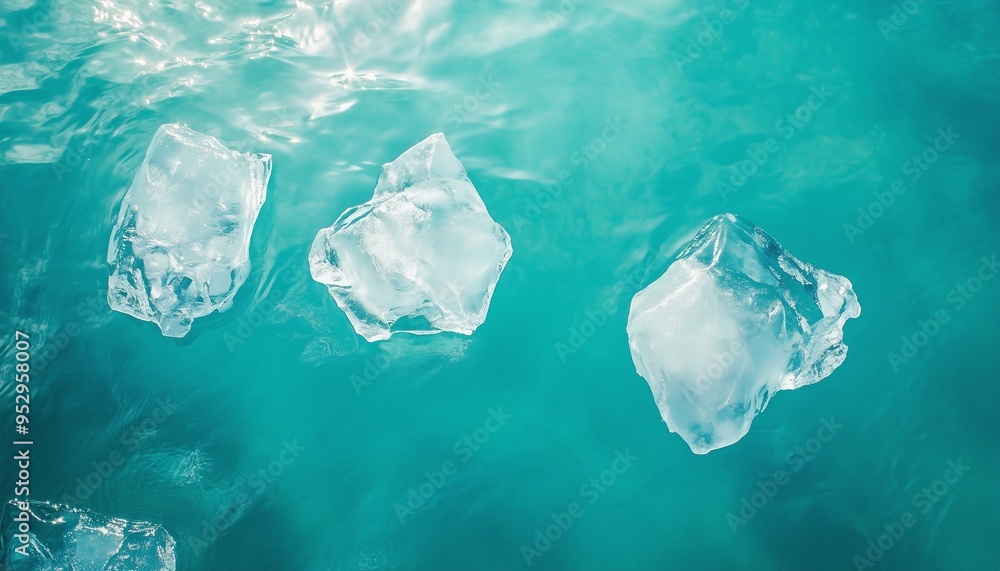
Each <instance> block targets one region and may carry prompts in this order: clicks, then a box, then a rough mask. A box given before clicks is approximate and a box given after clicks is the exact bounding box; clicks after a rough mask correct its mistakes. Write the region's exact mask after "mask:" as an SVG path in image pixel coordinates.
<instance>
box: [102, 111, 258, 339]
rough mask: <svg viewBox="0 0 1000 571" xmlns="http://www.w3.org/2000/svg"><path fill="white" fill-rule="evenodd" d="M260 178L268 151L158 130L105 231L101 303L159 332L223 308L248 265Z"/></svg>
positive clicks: (177, 331) (176, 332) (174, 332)
mask: <svg viewBox="0 0 1000 571" xmlns="http://www.w3.org/2000/svg"><path fill="white" fill-rule="evenodd" d="M270 176H271V157H270V155H258V154H253V153H241V152H237V151H233V150H230V149H228V148H226V147H225V146H223V144H222V143H220V142H219V141H218V139H215V138H214V137H210V136H207V135H202V134H200V133H196V132H195V131H192V130H191V129H188V128H187V127H184V126H181V125H175V124H168V125H163V126H161V127H160V128H159V129H158V130H157V131H156V134H155V135H154V136H153V141H152V142H151V143H150V144H149V149H148V150H147V151H146V158H145V160H144V161H143V162H142V166H140V167H139V172H137V173H136V175H135V179H134V180H133V181H132V186H131V187H130V188H129V190H128V193H126V195H125V199H124V201H123V202H122V205H121V209H120V210H119V212H118V220H117V222H116V223H115V226H114V229H113V230H112V232H111V243H110V244H109V246H108V263H109V264H111V265H112V266H113V269H112V272H111V277H110V278H108V303H109V304H110V305H111V308H112V309H114V310H116V311H120V312H122V313H127V314H129V315H131V316H133V317H137V318H139V319H142V320H144V321H152V322H153V323H156V324H157V325H159V326H160V330H161V331H162V332H163V335H165V336H167V337H183V336H184V335H186V334H187V332H188V331H190V329H191V324H192V321H193V320H194V319H196V318H198V317H202V316H205V315H208V314H209V313H211V312H212V311H215V310H219V311H220V312H221V311H225V310H226V309H228V308H229V307H230V306H231V305H232V301H233V297H234V296H235V295H236V291H237V290H238V289H239V287H240V286H241V285H243V282H244V280H246V277H247V273H248V272H249V270H250V252H249V249H250V235H251V234H252V233H253V226H254V222H256V220H257V214H258V213H259V212H260V208H261V206H262V205H263V204H264V199H265V197H266V195H267V181H268V178H269V177H270Z"/></svg>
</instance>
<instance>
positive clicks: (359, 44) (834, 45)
mask: <svg viewBox="0 0 1000 571" xmlns="http://www.w3.org/2000/svg"><path fill="white" fill-rule="evenodd" d="M616 4H621V5H610V4H607V3H595V2H588V1H584V0H580V1H578V2H574V1H573V0H565V1H564V2H562V4H561V5H560V4H559V3H557V2H555V1H552V2H539V1H528V0H525V1H520V2H515V1H507V2H496V3H493V4H491V5H484V4H475V3H471V2H465V3H457V2H447V1H439V0H410V1H407V0H398V1H394V2H387V3H384V4H382V3H379V2H377V1H376V2H372V3H364V2H351V1H345V2H335V3H334V2H326V3H319V2H312V1H304V2H297V3H290V2H235V1H232V2H228V3H227V2H208V1H206V2H193V1H188V0H176V1H172V2H139V1H137V0H136V1H133V0H101V1H94V2H91V1H84V2H77V1H75V0H74V1H70V0H57V1H37V2H36V1H34V0H3V2H2V4H0V189H2V200H3V203H2V204H3V208H0V249H2V250H0V251H2V256H3V257H2V261H3V263H2V264H0V300H2V301H0V321H2V324H3V327H2V329H0V331H2V335H3V345H2V346H3V352H2V369H0V370H2V374H3V377H2V381H0V383H2V384H0V396H2V399H3V401H2V402H0V410H2V411H3V413H2V418H3V420H4V424H3V429H2V430H3V434H5V435H13V434H14V432H13V427H14V415H13V412H12V411H13V406H14V384H13V375H14V363H15V357H14V355H15V353H14V342H13V339H14V335H15V333H14V332H15V331H17V330H20V331H23V332H26V333H28V334H30V335H31V339H32V344H33V345H32V364H33V365H32V366H33V369H32V370H33V377H32V381H31V383H32V393H31V398H32V401H31V413H30V428H31V437H32V438H33V440H34V442H35V444H34V446H33V448H32V452H31V454H32V464H31V484H30V488H31V497H32V498H33V499H38V500H48V501H56V502H61V503H67V502H69V503H73V504H74V505H78V506H79V507H83V508H88V509H92V510H95V511H97V512H101V513H104V514H107V515H113V516H117V517H124V518H128V519H136V520H144V521H152V522H157V523H161V524H163V525H164V526H165V528H166V529H167V530H168V531H169V532H170V533H171V534H172V535H173V537H174V538H175V539H176V540H177V543H178V568H179V569H196V570H200V569H239V570H244V569H267V570H273V569H280V570H300V569H301V570H310V571H314V570H335V569H336V570H341V569H342V570H353V569H359V570H360V569H365V570H375V569H378V570H382V569H431V570H439V569H476V570H510V569H522V568H527V567H528V566H529V563H530V568H532V569H553V570H561V569H574V570H577V569H579V570H606V569H621V570H646V569H657V570H659V569H775V570H793V569H795V570H797V569H855V568H877V569H996V568H1000V548H998V547H997V543H996V538H997V537H998V534H1000V523H998V522H1000V518H998V515H1000V513H998V511H1000V509H998V506H1000V492H998V488H997V486H996V481H997V476H998V471H1000V458H998V456H997V454H996V450H997V448H996V434H997V429H998V428H1000V426H998V422H997V417H996V411H997V409H998V406H1000V389H998V385H997V382H996V380H997V376H996V367H995V356H996V350H997V344H996V334H995V327H994V320H995V316H996V315H997V311H998V309H1000V296H998V295H997V294H998V291H1000V289H998V288H1000V280H997V279H993V274H994V273H995V270H993V269H991V268H992V265H991V264H992V263H993V262H992V260H995V257H996V256H997V255H998V254H1000V234H998V231H997V228H998V220H1000V200H998V198H997V188H998V186H997V182H998V179H1000V165H998V163H997V127H998V124H1000V102H998V100H997V93H998V92H1000V74H998V73H997V71H998V67H1000V66H998V61H1000V60H998V58H1000V6H998V5H997V4H996V3H995V2H986V1H969V2H961V3H958V2H937V1H927V2H903V3H898V4H895V5H894V4H893V3H890V2H887V1H878V2H861V1H849V2H839V3H830V4H827V3H811V2H809V3H807V2H778V1H769V2H765V1H739V0H731V1H721V0H720V1H698V2H688V3H685V2H674V1H662V0H661V1H635V2H628V3H616ZM904 7H905V8H906V9H905V10H904ZM880 22H881V24H880ZM168 122H179V123H184V124H187V125H188V126H190V127H191V128H193V129H195V130H197V131H199V132H202V133H206V134H210V135H212V136H215V137H218V138H219V139H220V140H221V141H222V142H223V143H225V144H226V145H228V146H230V147H232V148H236V149H240V150H244V151H255V152H266V153H270V154H272V155H273V157H274V172H273V176H272V178H271V182H270V186H269V189H268V199H267V202H266V203H265V205H264V207H263V210H262V212H261V215H260V219H259V220H258V222H257V226H256V229H255V232H254V236H253V243H252V247H251V251H252V255H253V267H252V271H251V274H250V277H249V279H248V280H247V282H246V284H245V285H244V286H243V288H242V289H241V290H240V292H239V294H238V295H237V297H236V300H235V306H234V307H233V308H232V309H231V310H230V311H228V312H226V313H222V314H213V315H212V316H210V317H207V318H203V319H200V320H198V321H196V322H195V326H194V328H193V330H192V332H191V333H190V334H189V335H188V336H187V337H185V338H184V339H181V340H174V339H167V338H164V337H162V336H161V335H160V333H159V332H158V330H157V329H156V327H155V326H154V325H152V324H150V323H144V322H140V321H137V320H135V319H133V318H131V317H128V316H125V315H123V314H119V313H113V312H111V311H110V310H109V309H108V307H107V303H106V301H105V296H106V293H107V278H108V268H107V266H106V264H105V255H106V252H107V245H108V239H109V236H110V232H111V226H112V223H113V221H114V215H115V214H116V211H117V207H118V205H119V203H120V202H121V200H122V198H123V196H124V193H125V191H126V190H127V188H128V186H129V184H130V182H131V179H132V176H133V175H134V173H135V171H136V169H137V168H138V166H139V164H140V163H141V161H142V158H143V155H144V153H145V149H146V147H147V145H148V144H149V141H150V139H151V137H152V135H153V133H154V132H155V130H156V129H157V127H158V126H159V125H160V124H162V123H168ZM437 131H442V132H444V133H445V134H446V136H447V138H448V141H449V142H450V143H451V145H452V147H453V148H454V150H455V153H456V155H457V156H458V157H459V158H460V159H461V160H462V162H463V163H464V165H465V166H466V168H467V169H468V171H469V176H470V177H471V179H472V181H473V182H474V183H475V185H476V187H477V189H478V190H479V193H480V194H481V195H482V197H483V200H484V201H485V203H486V204H487V206H488V208H489V210H490V213H491V214H492V216H493V217H494V218H495V219H496V220H497V221H498V222H500V223H501V224H502V225H503V226H504V227H505V228H506V229H507V230H508V231H509V232H510V234H511V236H512V242H513V246H514V255H513V257H512V258H511V261H510V263H509V264H508V266H507V268H506V270H505V271H504V273H503V275H502V277H501V278H500V282H499V284H498V286H497V289H496V294H495V296H494V298H493V301H492V304H491V307H490V311H489V316H488V318H487V320H486V323H485V324H484V325H483V326H482V327H480V328H479V330H477V331H476V333H475V334H474V335H473V336H471V337H463V336H457V335H451V334H441V335H435V336H429V337H413V336H405V335H404V336H394V337H393V338H392V339H391V340H389V341H386V342H380V343H375V344H369V343H367V342H365V341H364V340H363V339H361V338H360V337H358V336H357V335H355V334H354V332H353V330H352V329H351V327H350V325H349V323H348V322H347V319H346V317H345V316H344V314H343V313H342V312H341V311H340V310H339V309H338V308H337V307H336V305H335V304H334V302H333V300H332V299H331V298H330V296H329V295H328V294H327V292H326V291H325V288H324V287H323V286H321V285H320V284H317V283H315V282H313V281H312V280H311V279H310V278H309V274H308V266H307V262H306V255H307V252H308V249H309V245H310V243H311V241H312V239H313V237H314V236H315V234H316V232H317V231H318V230H319V229H320V228H323V227H326V226H329V225H330V224H331V223H332V222H333V221H334V220H335V219H336V218H337V216H339V215H340V213H341V212H343V211H344V210H345V209H346V208H348V207H350V206H353V205H355V204H359V203H361V202H364V201H365V200H367V199H368V198H370V197H371V193H372V189H373V188H374V184H375V179H376V177H377V175H378V171H379V168H380V165H381V164H382V163H384V162H387V161H390V160H392V159H394V158H395V157H397V156H398V155H399V154H400V153H402V152H403V151H404V150H406V149H407V148H409V147H410V146H412V145H413V144H415V143H417V142H418V141H420V140H422V139H423V138H424V137H426V136H427V135H429V134H431V133H433V132H437ZM935 144H936V145H937V149H934V146H935ZM928 149H930V150H928ZM914 157H916V158H914ZM754 160H755V161H756V162H753V161H754ZM758 163H759V164H758ZM895 181H900V182H899V183H896V182H895ZM894 191H895V192H894ZM880 197H881V203H880V202H879V200H880ZM886 205H888V206H886ZM859 209H861V211H860V212H859ZM725 211H730V212H736V213H739V214H741V215H743V216H745V217H747V218H748V219H750V220H752V221H753V222H755V223H756V224H758V225H760V226H761V227H763V228H764V229H766V230H767V231H768V232H770V233H771V234H773V235H774V237H775V238H776V239H777V240H778V241H780V242H781V243H782V244H783V245H784V246H785V247H786V248H788V250H789V251H791V252H792V253H793V254H795V255H796V256H798V257H799V258H801V259H803V260H805V261H807V262H810V263H813V264H816V265H817V266H819V267H821V268H824V269H827V270H830V271H833V272H836V273H838V274H841V275H844V276H847V277H848V278H849V279H850V280H851V281H852V282H853V284H854V286H855V289H856V291H857V293H858V296H859V300H860V302H861V306H862V308H863V311H862V315H861V317H860V318H859V319H857V320H852V321H851V322H849V323H848V324H847V326H846V337H845V340H846V343H847V344H848V345H849V347H850V351H849V354H848V358H847V360H846V362H845V363H844V364H843V365H842V366H841V367H840V368H839V369H838V370H837V371H836V372H835V373H834V374H833V375H832V376H831V377H829V378H827V379H826V380H824V381H822V382H821V383H819V384H817V385H814V386H809V387H805V388H803V389H800V390H797V391H794V392H785V393H780V394H778V395H777V396H776V397H775V398H774V400H773V401H772V402H771V404H770V406H769V407H768V408H767V410H766V411H764V412H763V413H762V414H761V415H760V416H759V417H758V418H757V419H756V421H755V422H754V424H753V428H752V429H751V431H750V433H749V434H748V435H747V436H746V437H744V438H743V439H742V440H741V441H740V442H738V443H737V444H735V445H733V446H730V447H728V448H724V449H721V450H717V451H714V452H712V453H711V454H709V455H707V456H696V455H694V454H692V453H691V452H690V451H689V449H688V447H687V446H686V445H685V444H684V442H683V441H682V440H681V439H680V438H679V437H678V436H677V435H675V434H671V433H670V432H669V431H668V430H667V428H666V426H665V425H664V424H663V422H662V421H661V420H660V418H659V415H658V412H657V410H656V407H655V405H654V403H653V400H652V398H651V396H650V392H649V389H648V387H647V385H646V383H645V382H644V381H643V379H642V378H641V377H639V376H638V375H637V374H636V373H635V369H634V366H633V364H632V361H631V358H630V356H629V350H628V344H627V340H626V336H625V320H626V314H627V307H628V302H629V300H630V299H631V297H632V295H633V294H634V292H635V291H636V290H637V289H638V288H641V287H643V286H645V285H646V284H648V283H649V282H651V281H652V279H654V278H655V277H657V276H658V275H660V273H662V271H663V269H664V268H665V266H666V264H667V263H668V262H669V260H670V259H671V257H672V256H673V255H674V254H675V253H676V252H677V251H678V250H679V249H680V248H681V247H682V246H683V245H684V243H685V242H686V241H687V240H689V239H690V238H691V237H692V236H693V235H694V233H695V232H696V231H697V229H698V228H699V227H700V226H701V225H702V224H704V223H705V222H706V221H707V220H708V219H709V218H710V217H711V216H712V215H715V214H717V213H719V212H725ZM984 258H985V260H986V263H984V261H983V260H984ZM907 340H909V341H907ZM910 343H913V346H910ZM918 345H919V347H918ZM7 403H9V404H7ZM830 427H833V428H830ZM466 439H468V440H466ZM4 447H5V448H7V450H8V451H13V448H14V447H13V446H9V445H4ZM4 455H5V456H7V454H6V453H5V454H4ZM949 462H952V463H953V465H955V466H958V465H959V464H960V465H961V467H960V469H959V471H958V472H956V471H955V470H954V468H951V467H949ZM965 466H968V470H965V468H964V467H965ZM616 471H617V472H619V473H616ZM779 471H781V474H780V475H779V474H778V472H779ZM602 477H604V483H601V478H602ZM593 478H596V479H597V480H596V482H597V483H596V484H594V483H591V479H593ZM946 478H947V479H948V480H950V482H946V481H945V479H946ZM15 479H16V467H15V465H14V463H13V462H12V461H9V460H8V461H4V462H2V463H0V486H2V487H0V497H2V498H3V499H9V498H11V497H13V489H14V481H15ZM411 490H412V491H411ZM425 492H426V493H425ZM424 496H429V499H425V498H424ZM747 506H749V507H747ZM741 510H742V511H741ZM567 522H568V523H567ZM553 525H555V526H557V527H555V528H553V527H551V526H553ZM560 525H561V526H562V527H559V526H560ZM563 528H566V529H563ZM552 530H555V531H552ZM900 530H902V531H900ZM545 534H549V537H555V538H556V539H554V540H549V539H548V538H546V539H539V536H544V535H545ZM892 534H895V535H896V536H898V537H893V535H892ZM5 540H7V538H5ZM870 540H871V541H872V543H871V544H870V543H869V541H870ZM879 543H881V547H879V545H878V544H879ZM873 546H874V549H873ZM869 552H870V553H869ZM855 557H863V558H866V559H867V558H869V557H871V558H872V559H875V561H873V562H872V564H873V566H874V567H866V563H864V562H862V561H859V560H858V559H855Z"/></svg>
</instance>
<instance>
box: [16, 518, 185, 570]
mask: <svg viewBox="0 0 1000 571" xmlns="http://www.w3.org/2000/svg"><path fill="white" fill-rule="evenodd" d="M4 507H5V509H4V513H3V514H2V517H0V530H2V531H3V535H2V536H0V545H3V543H4V542H6V545H3V552H2V554H0V561H2V563H3V564H2V565H0V569H6V570H9V571H43V570H44V571H50V570H56V569H66V570H70V569H72V570H74V571H173V570H174V569H176V568H177V567H176V562H175V555H174V547H175V543H174V539H173V538H172V537H170V534H168V533H167V532H166V530H164V529H163V527H162V526H160V525H158V524H154V523H146V522H140V521H127V520H124V519H119V518H111V517H107V516H103V515H100V514H97V513H94V512H90V511H86V510H79V509H74V508H71V507H68V506H62V505H57V504H50V503H47V502H39V501H33V500H32V501H25V502H21V501H16V500H12V501H10V502H9V503H7V504H6V505H5V506H4ZM18 518H27V520H26V522H25V523H27V527H28V529H29V531H28V532H27V533H22V531H21V524H22V522H24V520H23V519H18Z"/></svg>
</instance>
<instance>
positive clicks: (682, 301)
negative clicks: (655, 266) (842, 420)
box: [627, 214, 861, 454]
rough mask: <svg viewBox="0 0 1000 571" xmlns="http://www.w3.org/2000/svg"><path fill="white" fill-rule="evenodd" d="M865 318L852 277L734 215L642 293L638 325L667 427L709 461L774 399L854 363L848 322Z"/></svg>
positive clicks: (705, 232) (708, 229)
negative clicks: (846, 339) (804, 257)
mask: <svg viewBox="0 0 1000 571" xmlns="http://www.w3.org/2000/svg"><path fill="white" fill-rule="evenodd" d="M860 314H861V306H860V305H858V300H857V297H856V296H855V295H854V290H853V289H851V282H850V281H848V280H847V279H846V278H844V277H842V276H838V275H836V274H831V273H829V272H825V271H823V270H820V269H817V268H814V267H812V266H811V265H809V264H806V263H804V262H801V261H799V260H797V259H796V258H795V257H794V256H792V255H791V254H789V253H788V252H787V251H785V249H784V248H783V247H782V246H781V245H780V244H778V243H777V242H776V241H775V240H774V238H772V237H771V236H769V235H768V234H767V233H766V232H764V231H763V230H761V229H760V228H758V227H757V226H755V225H753V224H752V223H750V222H748V221H747V220H744V219H742V218H740V217H738V216H735V215H733V214H723V215H719V216H716V217H715V218H713V219H712V220H711V221H710V222H709V223H708V224H707V225H705V227H704V228H702V229H701V231H700V232H698V235H697V236H695V237H694V239H693V240H692V241H691V243H690V244H688V246H687V247H686V248H685V249H684V251H682V252H681V253H680V255H678V256H677V259H676V260H674V262H673V263H671V265H670V267H668V268H667V271H666V272H665V273H664V274H663V275H662V276H660V278H658V279H657V280H656V281H654V282H653V283H651V284H650V285H649V286H648V287H646V288H645V289H643V290H642V291H640V292H639V293H637V294H636V295H635V297H634V298H633V299H632V306H631V308H630V310H629V316H628V327H627V329H628V339H629V346H630V348H631V350H632V360H633V361H634V362H635V368H636V371H638V373H639V374H640V375H642V377H643V378H645V379H646V382H648V383H649V387H650V388H651V389H652V391H653V398H654V399H655V400H656V406H657V407H658V408H659V409H660V415H661V416H662V417H663V420H664V421H665V422H666V423H667V426H668V427H669V428H670V431H671V432H676V433H678V434H680V436H681V438H683V439H684V441H685V442H687V444H688V446H690V447H691V450H692V451H693V452H695V453H696V454H706V453H708V452H711V451H712V450H715V449H717V448H722V447H724V446H729V445H730V444H733V443H735V442H737V441H738V440H739V439H740V438H743V436H744V435H745V434H746V433H747V431H749V430H750V423H751V422H752V421H753V418H754V417H755V416H756V415H757V414H758V413H759V412H761V411H762V410H764V407H765V406H767V402H768V400H769V399H770V398H771V395H773V394H774V393H775V392H777V391H780V390H792V389H796V388H799V387H801V386H804V385H808V384H811V383H815V382H817V381H819V380H821V379H823V378H825V377H827V376H828V375H830V373H832V372H833V370H834V369H836V368H837V367H838V366H839V365H840V364H841V363H842V362H843V361H844V358H845V357H846V356H847V346H846V345H844V344H843V342H842V339H843V327H844V323H845V322H846V321H847V320H848V319H849V318H852V317H857V316H858V315H860Z"/></svg>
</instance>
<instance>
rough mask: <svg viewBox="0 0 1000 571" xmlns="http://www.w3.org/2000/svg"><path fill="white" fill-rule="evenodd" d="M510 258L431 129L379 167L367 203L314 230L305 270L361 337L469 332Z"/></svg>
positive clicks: (501, 234) (499, 230)
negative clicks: (419, 140)
mask: <svg viewBox="0 0 1000 571" xmlns="http://www.w3.org/2000/svg"><path fill="white" fill-rule="evenodd" d="M512 252H513V250H512V249H511V244H510V235H508V234H507V232H506V231H505V230H504V229H503V227H501V226H500V225H499V224H497V223H496V222H495V221H494V220H493V219H492V218H491V217H490V215H489V213H488V212H487V211H486V205H485V204H483V201H482V199H481V198H480V197H479V194H478V193H477V192H476V189H475V187H474V186H473V185H472V181H470V180H469V177H468V176H467V175H466V172H465V168H464V167H463V166H462V163H460V162H459V160H458V158H457V157H455V154H454V153H453V152H452V150H451V147H449V146H448V142H447V141H446V140H445V138H444V135H442V134H440V133H437V134H434V135H431V136H430V137H428V138H426V139H424V140H423V141H421V142H420V143H418V144H416V145H415V146H413V147H412V148H410V149H409V150H407V151H406V152H405V153H403V154H402V155H401V156H400V157H399V158H397V159H396V160H395V161H393V162H391V163H388V164H386V165H383V167H382V174H381V175H380V176H379V179H378V183H377V185H376V187H375V194H374V196H372V199H371V200H369V201H368V202H366V203H364V204H361V205H359V206H355V207H353V208H351V209H349V210H347V211H346V212H344V213H343V214H342V215H341V216H340V218H338V219H337V221H336V222H334V224H333V226H331V227H329V228H325V229H323V230H320V231H319V233H318V234H317V235H316V239H315V241H314V242H313V245H312V250H311V251H310V253H309V268H310V271H311V272H312V277H313V279H315V280H316V281H318V282H320V283H322V284H324V285H326V286H327V288H328V289H329V291H330V295H332V296H333V298H334V300H336V302H337V305H338V306H340V308H341V309H342V310H344V312H345V313H346V314H347V317H348V319H349V320H350V321H351V324H352V325H353V326H354V330H355V331H357V332H358V333H359V334H360V335H362V336H363V337H364V338H365V339H367V340H368V341H378V340H382V339H388V338H389V337H390V336H391V335H392V334H393V333H399V332H406V333H415V334H422V335H426V334H431V333H439V332H441V331H452V332H455V333H463V334H465V335H471V334H472V332H473V331H475V329H476V328H477V327H479V326H480V325H481V324H482V323H483V321H485V320H486V312H487V310H488V309H489V305H490V298H491V297H492V296H493V290H494V288H495V287H496V283H497V280H499V279H500V273H501V272H502V271H503V268H504V266H505V265H506V263H507V260H508V259H509V258H510V256H511V253H512Z"/></svg>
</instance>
